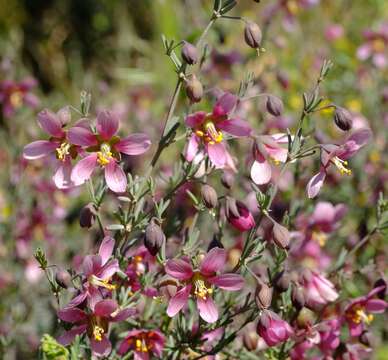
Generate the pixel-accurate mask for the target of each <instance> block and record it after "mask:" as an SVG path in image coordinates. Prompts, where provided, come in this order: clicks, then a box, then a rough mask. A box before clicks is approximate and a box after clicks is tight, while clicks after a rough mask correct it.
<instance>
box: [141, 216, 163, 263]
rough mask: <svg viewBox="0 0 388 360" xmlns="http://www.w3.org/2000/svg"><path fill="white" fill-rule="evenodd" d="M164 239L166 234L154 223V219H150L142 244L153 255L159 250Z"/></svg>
mask: <svg viewBox="0 0 388 360" xmlns="http://www.w3.org/2000/svg"><path fill="white" fill-rule="evenodd" d="M165 240H166V236H165V235H164V233H163V231H162V229H161V227H160V226H159V225H158V224H156V223H155V221H154V220H151V222H150V223H149V224H148V225H147V227H146V230H145V235H144V246H145V247H146V248H147V250H148V251H149V252H150V253H151V255H153V256H155V255H156V254H157V253H158V252H159V250H160V248H161V247H162V245H163V242H164V241H165Z"/></svg>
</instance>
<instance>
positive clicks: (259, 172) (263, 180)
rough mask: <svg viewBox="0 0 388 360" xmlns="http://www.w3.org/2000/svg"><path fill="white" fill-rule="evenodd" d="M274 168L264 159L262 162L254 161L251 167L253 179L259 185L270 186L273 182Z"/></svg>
mask: <svg viewBox="0 0 388 360" xmlns="http://www.w3.org/2000/svg"><path fill="white" fill-rule="evenodd" d="M271 176H272V168H271V165H270V164H269V162H268V161H267V160H266V159H265V158H264V157H262V161H254V162H253V164H252V167H251V178H252V180H253V182H254V183H255V184H257V185H264V184H268V183H269V181H270V180H271Z"/></svg>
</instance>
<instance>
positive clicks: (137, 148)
mask: <svg viewBox="0 0 388 360" xmlns="http://www.w3.org/2000/svg"><path fill="white" fill-rule="evenodd" d="M150 146H151V140H150V138H149V137H148V135H146V134H142V133H137V134H131V135H129V136H127V137H126V138H124V139H122V140H121V141H120V142H118V143H117V144H115V145H114V147H115V149H116V150H117V151H119V152H121V153H123V154H127V155H140V154H143V153H145V152H146V151H147V150H148V149H149V148H150Z"/></svg>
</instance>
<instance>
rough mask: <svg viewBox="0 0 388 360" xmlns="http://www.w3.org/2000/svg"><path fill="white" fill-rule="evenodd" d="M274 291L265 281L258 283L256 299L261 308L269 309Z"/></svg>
mask: <svg viewBox="0 0 388 360" xmlns="http://www.w3.org/2000/svg"><path fill="white" fill-rule="evenodd" d="M272 292H273V291H272V288H270V287H269V286H268V285H267V284H265V283H263V282H260V283H259V284H258V285H257V288H256V294H255V301H256V305H257V307H258V308H259V309H260V310H263V309H268V308H269V307H270V306H271V301H272Z"/></svg>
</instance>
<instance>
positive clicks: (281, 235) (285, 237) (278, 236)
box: [272, 222, 290, 249]
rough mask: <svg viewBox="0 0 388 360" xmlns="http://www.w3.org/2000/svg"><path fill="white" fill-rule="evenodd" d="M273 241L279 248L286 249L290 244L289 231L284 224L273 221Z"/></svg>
mask: <svg viewBox="0 0 388 360" xmlns="http://www.w3.org/2000/svg"><path fill="white" fill-rule="evenodd" d="M272 236H273V241H274V243H275V244H276V245H277V246H278V247H280V248H281V249H287V248H288V245H289V244H290V233H289V231H288V230H287V228H285V227H284V226H282V225H280V224H278V223H276V222H275V224H274V226H273V228H272Z"/></svg>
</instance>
